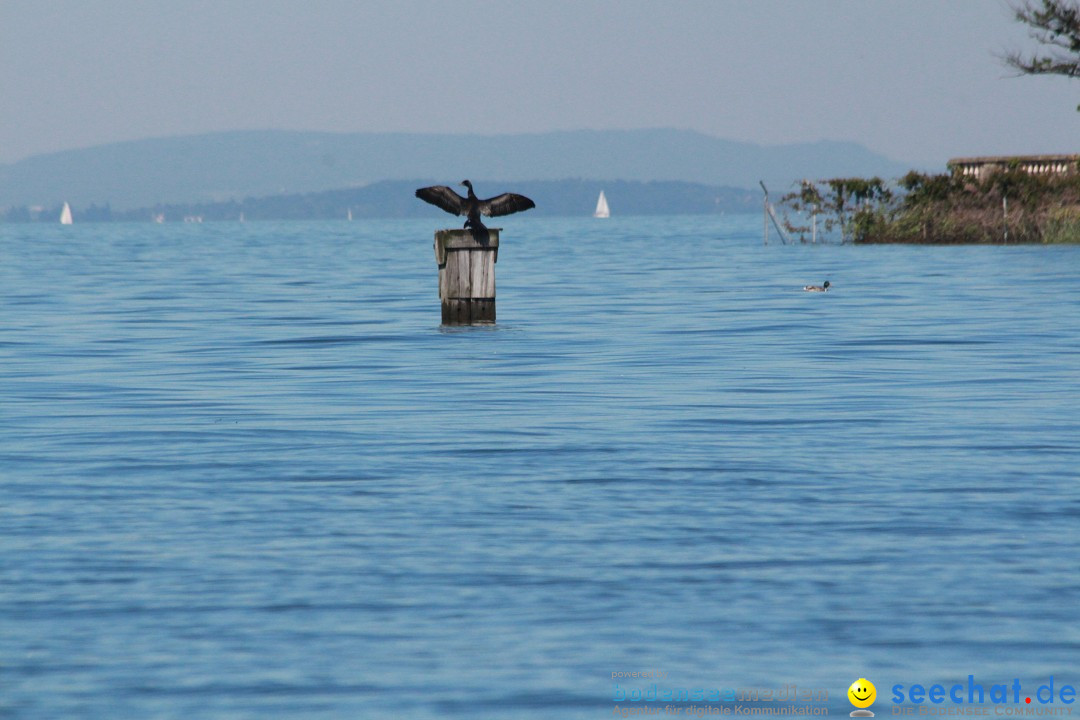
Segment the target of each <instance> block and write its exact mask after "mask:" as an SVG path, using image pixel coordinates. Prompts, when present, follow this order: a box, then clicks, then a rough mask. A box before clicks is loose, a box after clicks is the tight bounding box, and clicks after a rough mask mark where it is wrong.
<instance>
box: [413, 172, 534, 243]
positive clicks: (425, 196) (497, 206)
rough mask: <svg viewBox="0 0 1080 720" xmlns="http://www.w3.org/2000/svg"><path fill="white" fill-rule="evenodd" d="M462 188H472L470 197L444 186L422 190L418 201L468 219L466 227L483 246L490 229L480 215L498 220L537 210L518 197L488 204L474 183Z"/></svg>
mask: <svg viewBox="0 0 1080 720" xmlns="http://www.w3.org/2000/svg"><path fill="white" fill-rule="evenodd" d="M461 184H462V185H464V186H465V187H467V188H469V196H468V197H461V196H460V195H458V194H457V193H456V192H454V191H453V190H451V189H450V188H448V187H446V186H445V185H432V186H431V187H426V188H420V189H419V190H417V191H416V197H418V198H420V199H421V200H423V201H424V202H429V203H431V204H432V205H436V206H438V207H441V208H442V209H443V210H445V211H446V212H448V213H453V214H454V215H467V216H468V219H467V220H466V221H465V227H466V228H471V229H472V231H473V236H474V237H477V238H481V237H482V238H483V240H482V241H483V242H487V227H486V226H485V225H484V223H483V221H482V220H481V219H480V216H481V215H487V216H488V217H498V216H500V215H510V214H512V213H516V212H521V211H522V210H528V209H529V208H534V207H536V203H534V202H533V201H532V200H530V199H529V198H527V197H525V196H524V195H518V194H517V193H503V194H502V195H496V196H495V197H493V198H488V199H487V200H481V199H480V198H478V197H476V193H474V192H473V188H472V183H471V182H469V181H468V180H462V181H461Z"/></svg>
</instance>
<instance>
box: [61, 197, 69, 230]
mask: <svg viewBox="0 0 1080 720" xmlns="http://www.w3.org/2000/svg"><path fill="white" fill-rule="evenodd" d="M60 224H61V225H70V224H71V206H70V205H68V204H67V203H66V202H65V203H64V209H63V210H61V211H60Z"/></svg>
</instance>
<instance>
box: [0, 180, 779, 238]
mask: <svg viewBox="0 0 1080 720" xmlns="http://www.w3.org/2000/svg"><path fill="white" fill-rule="evenodd" d="M431 183H432V181H430V180H386V181H383V182H378V183H372V184H371V185H366V186H364V187H360V188H347V189H343V190H327V191H324V192H318V193H303V194H292V195H268V196H264V197H257V198H245V199H243V200H229V201H225V202H214V203H182V204H168V205H154V206H150V207H145V208H138V209H135V210H127V211H117V212H113V211H112V210H111V209H109V210H108V211H106V209H105V208H102V207H97V208H95V209H94V211H87V212H84V213H83V214H82V216H80V215H79V214H78V213H77V214H76V216H75V219H76V221H80V220H90V221H108V220H130V221H140V220H141V221H146V220H149V219H151V218H154V217H158V216H161V217H163V219H164V220H165V221H166V222H179V221H182V220H183V219H184V218H186V217H191V216H198V217H200V218H202V219H203V220H207V221H215V220H223V221H230V220H231V221H235V220H238V219H239V218H240V217H241V215H243V217H244V219H245V220H325V219H334V218H336V219H345V217H346V216H347V215H348V214H350V213H351V215H352V217H353V218H356V219H359V218H374V217H382V218H414V217H430V218H433V219H437V220H440V221H442V222H445V223H446V224H447V225H448V226H451V227H453V226H455V225H460V224H461V223H462V222H464V219H457V220H455V219H454V218H453V217H452V216H450V215H447V214H446V213H444V212H443V211H442V210H440V209H438V208H436V207H433V206H431V205H428V204H427V203H425V202H423V201H421V200H418V199H417V198H416V197H415V196H414V195H413V191H414V190H415V189H416V188H417V187H421V186H423V185H430V184H431ZM476 185H477V187H478V188H479V190H480V192H481V194H495V193H497V192H500V189H502V188H506V187H508V185H509V183H508V182H507V181H485V180H477V181H476ZM485 188H489V189H490V190H491V191H490V193H485V192H484V189H485ZM513 188H514V190H515V191H516V192H520V193H523V194H525V195H527V196H528V197H530V198H532V199H533V200H535V201H536V204H537V206H536V209H535V210H530V211H529V214H530V215H564V216H579V217H582V216H588V215H591V214H592V213H593V210H594V209H595V208H596V199H597V197H598V196H599V194H600V191H601V190H603V191H604V193H605V194H606V196H607V198H608V202H609V203H610V205H611V209H612V212H613V214H614V215H616V216H623V215H666V214H680V215H701V214H720V213H743V212H760V209H761V191H760V190H759V191H757V192H754V191H752V190H744V189H742V188H726V187H715V186H711V185H703V184H700V183H686V182H674V181H671V182H647V183H644V182H638V181H636V180H613V181H599V180H525V181H521V182H515V183H514V184H513ZM58 216H59V209H58V208H50V210H49V212H48V213H46V214H44V216H43V219H44V220H46V221H48V222H55V220H56V217H58ZM0 217H2V215H0ZM8 219H16V218H8ZM23 219H28V218H23ZM494 224H498V221H495V222H494Z"/></svg>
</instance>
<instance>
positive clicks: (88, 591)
mask: <svg viewBox="0 0 1080 720" xmlns="http://www.w3.org/2000/svg"><path fill="white" fill-rule="evenodd" d="M760 223H761V220H760V218H759V217H754V216H751V217H738V216H736V217H730V216H727V217H725V216H717V217H700V218H693V217H668V218H613V219H611V220H607V221H600V220H594V219H591V218H589V219H580V220H578V219H550V218H541V217H536V218H530V217H528V216H522V218H521V219H518V218H517V217H514V218H510V219H507V221H506V222H505V223H504V227H505V230H504V232H503V239H502V247H501V249H500V253H499V261H498V265H497V266H496V267H497V276H498V280H497V282H498V323H497V324H496V325H495V326H493V327H478V328H443V327H440V325H439V318H440V314H439V300H438V297H437V277H436V268H435V258H434V253H433V251H432V242H431V240H432V235H433V231H434V230H435V229H436V227H437V226H438V224H439V223H438V221H436V222H434V223H433V222H431V221H364V222H355V223H346V222H335V223H247V224H240V223H236V224H224V223H222V224H202V225H152V224H146V225H142V224H128V225H125V224H101V225H89V224H87V225H75V226H71V227H61V226H59V225H56V226H52V225H50V226H41V225H35V226H19V225H4V226H0V308H2V312H3V315H2V322H0V558H2V562H0V717H4V718H19V719H24V718H26V719H34V720H37V719H42V720H45V719H48V720H52V719H54V718H109V719H117V720H126V719H128V718H130V719H133V720H134V719H139V720H143V719H145V718H195V717H198V718H244V719H247V718H251V719H255V718H260V719H263V718H368V717H370V718H419V719H426V718H526V719H528V718H571V719H573V718H605V717H611V716H612V714H613V706H614V705H615V704H616V703H614V702H613V699H612V698H613V690H614V685H615V684H616V682H619V683H622V685H620V688H622V687H627V686H629V687H633V688H647V687H648V685H649V684H650V683H651V682H655V680H645V679H638V680H631V681H629V682H627V681H623V680H618V681H616V680H614V679H613V677H612V675H613V673H616V672H632V671H649V672H653V671H660V672H663V673H666V675H665V676H664V677H665V680H664V681H663V682H661V686H662V687H663V686H665V685H667V686H673V687H679V686H685V687H693V686H697V687H705V688H715V687H737V688H742V687H747V688H750V687H753V688H776V687H781V686H783V685H787V684H798V685H799V686H800V687H802V686H806V687H822V688H828V689H829V692H830V693H831V695H830V700H829V703H828V706H829V708H831V710H832V713H833V714H834V715H846V713H847V711H848V710H850V709H851V707H850V705H849V704H848V702H847V699H846V697H845V695H844V693H845V691H846V689H847V686H848V685H849V684H850V683H851V682H852V681H853V680H854V679H856V678H860V677H866V678H872V679H873V678H876V680H875V682H876V683H877V685H878V694H879V712H884V713H888V709H887V708H884V709H882V707H883V706H882V703H883V702H885V698H887V696H888V687H889V686H890V685H892V684H893V683H907V684H911V683H919V682H921V683H925V684H930V683H935V682H941V683H949V682H966V678H967V676H968V675H969V674H975V675H976V676H977V677H978V678H980V679H984V680H985V682H986V684H987V685H989V684H990V683H992V682H1011V680H1012V679H1013V678H1020V679H1021V680H1022V682H1023V683H1024V684H1025V687H1028V686H1029V685H1030V687H1031V688H1032V689H1033V688H1034V686H1035V685H1037V684H1038V683H1040V682H1044V681H1045V680H1046V679H1047V678H1049V677H1050V676H1054V677H1055V678H1057V682H1058V683H1059V684H1060V683H1062V682H1072V683H1073V684H1074V685H1076V684H1080V663H1078V661H1077V658H1078V657H1080V576H1078V575H1077V573H1076V566H1077V558H1078V557H1080V411H1078V404H1080V247H1075V246H1074V247H1042V246H1027V247H902V246H890V247H873V246H871V247H861V246H860V247H853V246H836V245H831V246H822V245H818V246H811V245H800V246H781V245H776V244H772V245H769V246H763V245H762V242H761V236H760V233H761V225H760ZM825 279H829V280H830V281H831V282H832V284H833V288H832V290H831V291H830V292H828V293H826V294H815V293H804V292H802V291H801V287H802V286H803V285H804V284H807V283H821V282H822V281H824V280H825Z"/></svg>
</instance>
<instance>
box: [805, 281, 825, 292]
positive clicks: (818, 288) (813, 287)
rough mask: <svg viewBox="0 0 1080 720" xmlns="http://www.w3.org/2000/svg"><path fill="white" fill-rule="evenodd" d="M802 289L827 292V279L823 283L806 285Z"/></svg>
mask: <svg viewBox="0 0 1080 720" xmlns="http://www.w3.org/2000/svg"><path fill="white" fill-rule="evenodd" d="M803 290H805V291H806V292H829V281H828V280H826V281H825V284H824V285H807V286H805V287H804V288H803Z"/></svg>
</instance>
